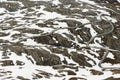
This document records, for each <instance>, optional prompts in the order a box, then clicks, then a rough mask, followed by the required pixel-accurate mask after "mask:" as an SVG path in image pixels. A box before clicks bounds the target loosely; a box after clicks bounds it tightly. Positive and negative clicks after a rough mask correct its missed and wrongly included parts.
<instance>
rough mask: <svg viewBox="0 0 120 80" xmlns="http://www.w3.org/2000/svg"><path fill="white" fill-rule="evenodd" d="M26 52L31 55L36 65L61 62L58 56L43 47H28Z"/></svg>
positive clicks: (50, 64)
mask: <svg viewBox="0 0 120 80" xmlns="http://www.w3.org/2000/svg"><path fill="white" fill-rule="evenodd" d="M27 53H28V54H29V55H32V57H33V58H34V60H35V61H36V64H37V65H49V66H52V65H58V64H61V61H60V58H59V57H58V56H56V55H54V54H51V53H50V52H48V51H46V50H44V49H28V50H27Z"/></svg>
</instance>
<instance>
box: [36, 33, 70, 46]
mask: <svg viewBox="0 0 120 80" xmlns="http://www.w3.org/2000/svg"><path fill="white" fill-rule="evenodd" d="M34 39H35V41H36V42H38V43H42V44H48V45H54V46H64V47H72V41H69V40H68V39H67V38H65V37H63V36H62V35H60V34H53V35H48V36H40V37H36V38H34Z"/></svg>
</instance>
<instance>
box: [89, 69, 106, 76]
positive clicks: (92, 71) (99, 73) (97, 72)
mask: <svg viewBox="0 0 120 80" xmlns="http://www.w3.org/2000/svg"><path fill="white" fill-rule="evenodd" d="M90 71H91V73H92V74H93V75H103V74H104V73H103V72H101V71H98V70H95V69H91V70H90Z"/></svg>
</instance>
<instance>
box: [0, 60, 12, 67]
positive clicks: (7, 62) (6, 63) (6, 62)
mask: <svg viewBox="0 0 120 80" xmlns="http://www.w3.org/2000/svg"><path fill="white" fill-rule="evenodd" d="M0 63H1V65H2V66H13V65H14V63H13V61H12V60H4V61H0Z"/></svg>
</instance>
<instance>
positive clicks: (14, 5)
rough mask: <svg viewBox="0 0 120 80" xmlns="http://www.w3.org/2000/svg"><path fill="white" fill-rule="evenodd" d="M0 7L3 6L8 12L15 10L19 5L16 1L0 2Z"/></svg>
mask: <svg viewBox="0 0 120 80" xmlns="http://www.w3.org/2000/svg"><path fill="white" fill-rule="evenodd" d="M0 7H4V8H5V9H7V10H8V11H10V12H14V11H17V10H18V9H19V7H20V5H19V4H18V3H11V2H0Z"/></svg>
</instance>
